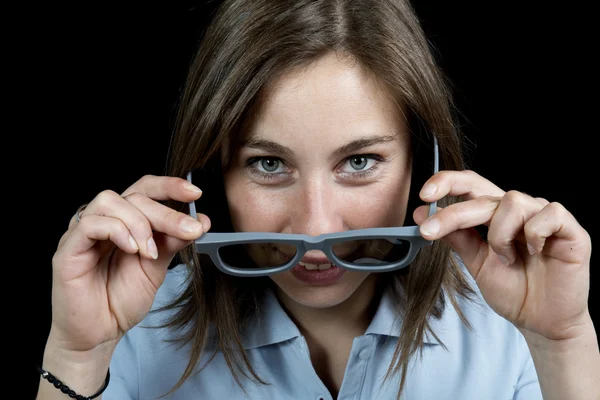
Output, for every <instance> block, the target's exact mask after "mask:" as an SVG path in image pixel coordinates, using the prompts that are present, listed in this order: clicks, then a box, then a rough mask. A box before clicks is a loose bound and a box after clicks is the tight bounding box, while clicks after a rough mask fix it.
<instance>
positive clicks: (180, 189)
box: [121, 175, 202, 203]
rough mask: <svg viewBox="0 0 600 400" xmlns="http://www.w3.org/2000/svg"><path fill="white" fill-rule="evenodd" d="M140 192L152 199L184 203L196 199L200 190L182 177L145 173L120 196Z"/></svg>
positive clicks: (200, 192)
mask: <svg viewBox="0 0 600 400" xmlns="http://www.w3.org/2000/svg"><path fill="white" fill-rule="evenodd" d="M132 193H140V194H143V195H144V196H146V197H149V198H151V199H154V200H171V199H172V200H177V201H181V202H184V203H187V202H190V201H192V200H197V199H198V198H200V196H201V195H202V190H201V189H200V188H198V187H197V186H195V185H193V184H191V183H190V182H188V181H187V180H185V179H183V178H177V177H172V176H155V175H146V176H144V177H142V178H140V179H139V180H138V181H137V182H135V183H134V184H133V185H131V186H130V187H129V188H127V189H126V190H125V191H124V192H123V193H121V196H123V197H127V196H128V195H130V194H132Z"/></svg>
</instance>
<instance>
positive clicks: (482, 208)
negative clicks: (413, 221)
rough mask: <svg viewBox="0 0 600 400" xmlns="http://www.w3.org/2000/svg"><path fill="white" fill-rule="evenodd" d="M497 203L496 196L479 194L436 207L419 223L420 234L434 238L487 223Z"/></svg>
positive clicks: (429, 238) (498, 199)
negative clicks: (434, 211) (469, 198)
mask: <svg viewBox="0 0 600 400" xmlns="http://www.w3.org/2000/svg"><path fill="white" fill-rule="evenodd" d="M499 203H500V198H498V197H491V196H481V197H478V198H476V199H473V200H467V201H463V202H460V203H455V204H451V205H449V206H448V207H446V208H438V211H437V212H436V213H434V214H433V215H432V216H430V217H429V218H426V219H425V220H423V222H422V223H421V225H420V231H421V235H422V236H423V237H424V238H426V239H428V240H436V239H440V238H442V237H444V236H446V235H448V234H449V233H451V232H454V231H456V230H459V229H467V228H473V227H476V226H478V225H487V224H489V222H490V220H491V218H492V216H493V215H494V212H495V211H496V208H497V207H498V204H499ZM422 207H427V206H422ZM419 208H421V207H419ZM419 216H420V215H419Z"/></svg>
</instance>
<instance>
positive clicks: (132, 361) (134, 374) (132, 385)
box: [102, 332, 139, 400]
mask: <svg viewBox="0 0 600 400" xmlns="http://www.w3.org/2000/svg"><path fill="white" fill-rule="evenodd" d="M129 333H131V332H128V334H125V336H124V337H123V338H121V341H119V343H118V344H117V347H116V348H115V351H114V353H113V357H112V359H111V362H110V382H109V384H108V387H107V388H106V391H105V392H104V393H103V394H102V400H136V399H139V395H138V393H139V391H138V388H139V368H138V355H137V352H136V349H135V345H134V341H133V340H131V338H130V335H129Z"/></svg>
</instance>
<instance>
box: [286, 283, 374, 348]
mask: <svg viewBox="0 0 600 400" xmlns="http://www.w3.org/2000/svg"><path fill="white" fill-rule="evenodd" d="M277 295H278V296H277V297H278V298H279V300H280V302H281V304H282V306H283V308H284V309H285V310H286V311H287V313H288V315H289V316H290V318H291V319H292V320H293V321H294V323H295V324H296V325H297V326H298V329H299V330H300V332H302V334H303V335H305V336H314V335H318V336H320V335H325V334H329V335H336V336H339V334H340V332H342V333H344V335H346V334H350V335H351V336H352V337H354V336H360V335H363V334H364V332H365V331H366V330H367V328H368V327H369V324H370V323H371V320H372V319H373V316H374V315H375V311H376V310H377V305H378V304H379V300H380V298H381V294H380V292H378V280H377V274H370V275H369V276H368V277H367V278H366V279H365V280H364V281H363V282H362V283H361V285H360V286H359V287H358V288H357V289H356V290H355V291H354V293H352V295H351V296H350V297H348V298H347V299H346V300H344V301H342V302H341V303H339V304H336V305H334V306H331V307H326V308H314V307H308V306H305V305H303V304H300V303H297V302H296V301H294V300H293V299H292V298H290V297H289V296H287V295H286V294H285V293H284V292H283V291H281V290H279V289H278V290H277Z"/></svg>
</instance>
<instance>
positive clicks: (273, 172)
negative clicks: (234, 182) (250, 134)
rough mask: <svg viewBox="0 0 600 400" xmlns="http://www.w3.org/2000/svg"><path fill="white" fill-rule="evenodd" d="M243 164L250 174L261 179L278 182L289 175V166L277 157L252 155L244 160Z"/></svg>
mask: <svg viewBox="0 0 600 400" xmlns="http://www.w3.org/2000/svg"><path fill="white" fill-rule="evenodd" d="M245 166H246V168H247V170H248V172H249V173H250V174H251V175H253V176H254V177H256V178H257V179H260V180H262V181H266V180H275V181H277V182H280V181H282V180H285V179H287V178H289V175H290V170H289V168H288V167H287V166H286V165H285V163H284V162H283V161H282V160H281V159H280V158H277V157H264V156H261V157H252V158H250V159H248V160H247V161H246V162H245Z"/></svg>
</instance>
